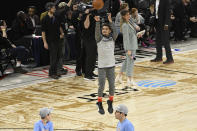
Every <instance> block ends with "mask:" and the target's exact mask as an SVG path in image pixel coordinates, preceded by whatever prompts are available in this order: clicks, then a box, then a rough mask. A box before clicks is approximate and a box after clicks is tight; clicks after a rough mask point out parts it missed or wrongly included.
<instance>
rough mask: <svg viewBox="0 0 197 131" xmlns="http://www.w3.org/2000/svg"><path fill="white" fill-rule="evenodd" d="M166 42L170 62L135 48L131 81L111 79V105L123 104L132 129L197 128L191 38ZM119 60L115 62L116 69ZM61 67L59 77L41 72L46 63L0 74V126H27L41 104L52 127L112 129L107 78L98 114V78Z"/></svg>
mask: <svg viewBox="0 0 197 131" xmlns="http://www.w3.org/2000/svg"><path fill="white" fill-rule="evenodd" d="M172 48H178V49H179V51H173V56H174V60H175V63H174V64H170V65H163V64H162V63H161V62H160V63H150V62H149V60H150V59H151V58H154V55H144V56H146V57H141V58H140V55H139V54H140V53H138V55H139V58H138V59H137V61H136V63H135V76H134V78H135V81H136V83H137V86H135V87H132V88H124V87H125V84H126V77H125V78H124V83H123V84H116V90H115V97H114V107H115V106H117V105H118V104H125V105H127V107H128V109H129V113H128V116H127V118H128V119H129V120H130V121H131V122H132V123H133V125H134V127H135V130H136V131H197V124H196V121H197V40H196V39H191V40H189V41H187V42H182V43H178V44H172ZM143 51H148V52H151V51H150V50H145V49H144V50H143ZM152 52H153V54H154V51H152ZM147 54H148V53H147ZM149 54H150V53H149ZM141 56H142V55H141ZM120 65H121V62H120V63H118V62H117V66H116V75H117V73H118V72H119V70H120ZM65 68H67V69H68V70H69V73H68V75H66V76H63V77H62V78H60V79H59V80H52V79H49V78H47V67H42V68H36V69H32V70H31V72H29V73H28V74H25V75H21V74H9V75H7V76H6V77H4V78H1V80H0V131H25V130H26V131H31V130H32V129H33V125H34V123H35V122H36V121H38V120H39V119H40V118H39V115H38V114H39V110H40V108H42V107H50V108H53V111H52V121H53V124H54V128H55V129H56V130H71V131H72V130H73V131H75V130H84V131H88V130H90V131H93V130H98V131H115V130H116V125H117V123H118V120H116V119H115V116H114V113H113V114H109V113H108V112H107V104H106V101H107V99H108V83H107V82H106V88H105V94H104V99H103V105H104V109H105V115H100V114H99V113H98V111H97V106H96V100H97V89H98V81H97V80H96V81H85V80H84V79H83V78H82V77H76V76H75V72H74V66H73V65H65ZM134 88H135V89H138V91H135V90H134Z"/></svg>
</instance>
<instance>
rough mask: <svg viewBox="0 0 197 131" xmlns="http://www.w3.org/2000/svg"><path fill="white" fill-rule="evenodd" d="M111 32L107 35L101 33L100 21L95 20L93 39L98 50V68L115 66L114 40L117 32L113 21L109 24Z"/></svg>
mask: <svg viewBox="0 0 197 131" xmlns="http://www.w3.org/2000/svg"><path fill="white" fill-rule="evenodd" d="M110 26H111V28H112V30H113V33H112V34H111V35H110V36H109V37H104V36H102V34H101V29H100V22H96V29H95V39H96V43H97V51H98V68H108V67H114V66H115V56H114V49H115V40H116V38H117V32H116V29H115V26H114V24H113V23H111V24H110Z"/></svg>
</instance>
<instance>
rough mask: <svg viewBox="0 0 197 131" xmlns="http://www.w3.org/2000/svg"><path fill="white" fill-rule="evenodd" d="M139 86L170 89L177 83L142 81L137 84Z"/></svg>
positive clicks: (169, 81)
mask: <svg viewBox="0 0 197 131" xmlns="http://www.w3.org/2000/svg"><path fill="white" fill-rule="evenodd" d="M137 85H138V86H141V87H147V88H148V87H154V88H157V87H168V86H173V85H176V82H175V81H172V80H142V81H139V82H138V83H137Z"/></svg>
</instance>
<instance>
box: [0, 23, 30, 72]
mask: <svg viewBox="0 0 197 131" xmlns="http://www.w3.org/2000/svg"><path fill="white" fill-rule="evenodd" d="M6 30H7V26H6V22H5V21H4V20H1V21H0V47H1V49H6V50H7V51H8V52H9V53H10V54H11V57H13V58H15V59H16V65H15V66H14V73H23V74H25V73H27V71H26V70H24V69H23V68H22V67H21V62H22V60H24V59H25V57H26V56H27V52H28V51H27V49H26V48H25V47H23V46H16V45H14V44H13V43H11V42H10V40H9V39H8V38H7V32H6Z"/></svg>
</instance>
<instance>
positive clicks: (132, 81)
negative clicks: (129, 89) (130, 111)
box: [130, 78, 137, 86]
mask: <svg viewBox="0 0 197 131" xmlns="http://www.w3.org/2000/svg"><path fill="white" fill-rule="evenodd" d="M130 84H131V85H132V86H137V84H136V83H135V81H134V80H133V78H132V79H131V81H130Z"/></svg>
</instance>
